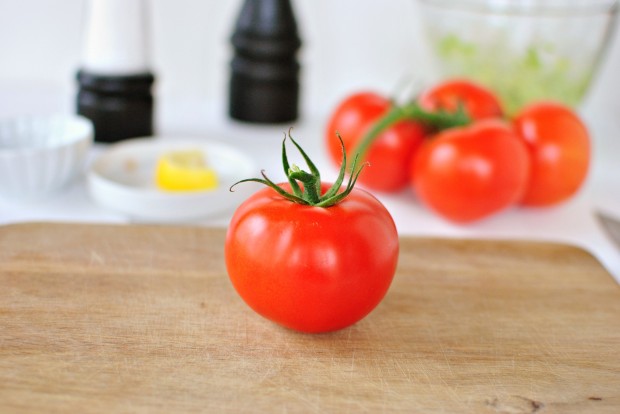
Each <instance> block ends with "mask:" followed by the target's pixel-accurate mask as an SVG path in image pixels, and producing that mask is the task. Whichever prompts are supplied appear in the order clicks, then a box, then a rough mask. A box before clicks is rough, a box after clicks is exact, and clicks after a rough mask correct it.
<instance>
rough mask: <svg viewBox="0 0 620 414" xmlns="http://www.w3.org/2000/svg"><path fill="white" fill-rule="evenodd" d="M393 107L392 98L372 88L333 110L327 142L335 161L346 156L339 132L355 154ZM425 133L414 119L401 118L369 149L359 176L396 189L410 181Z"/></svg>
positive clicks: (383, 187)
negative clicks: (366, 137)
mask: <svg viewBox="0 0 620 414" xmlns="http://www.w3.org/2000/svg"><path fill="white" fill-rule="evenodd" d="M391 108H392V103H391V102H390V100H389V99H387V98H385V97H383V96H380V95H378V94H376V93H372V92H360V93H356V94H353V95H351V96H349V97H348V98H346V99H345V100H344V101H342V102H341V103H340V104H339V105H338V106H337V107H336V109H335V110H334V112H333V113H332V115H331V117H330V119H329V122H328V125H327V130H326V134H325V145H326V146H327V149H328V153H329V155H330V158H331V159H332V161H333V162H334V163H335V164H336V165H339V163H340V160H341V159H342V149H341V147H340V142H339V141H338V140H337V139H335V137H334V134H335V133H336V132H338V133H339V134H340V136H341V137H342V139H343V141H344V146H345V149H346V151H347V153H348V154H350V155H352V154H353V153H354V151H355V149H356V148H357V147H358V145H359V144H360V142H361V140H362V138H364V136H365V134H366V133H367V132H368V130H369V129H370V128H371V127H372V126H373V125H374V123H375V122H376V121H378V120H379V119H380V118H381V117H382V116H383V115H385V114H386V113H387V112H388V111H389V110H390V109H391ZM424 136H425V131H424V128H423V127H422V126H421V125H420V124H419V123H417V122H414V121H409V120H406V121H400V122H397V123H395V124H394V125H392V126H391V127H389V128H388V129H386V130H385V131H383V132H382V133H381V134H380V135H379V136H378V137H377V139H376V140H375V141H374V142H373V143H372V145H371V146H370V148H369V149H368V151H367V153H366V155H365V157H364V159H363V160H364V161H367V162H368V163H369V164H370V165H369V168H367V169H366V170H365V171H364V174H362V175H361V176H360V178H359V182H360V183H361V184H363V185H364V186H365V187H367V188H369V189H372V190H378V191H384V192H395V191H399V190H401V189H402V188H404V187H405V186H406V185H407V183H408V182H409V176H408V171H409V168H410V164H411V160H412V158H413V154H414V153H415V151H416V150H417V149H418V147H419V146H420V144H421V143H422V141H423V139H424Z"/></svg>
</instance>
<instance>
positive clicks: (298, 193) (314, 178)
mask: <svg viewBox="0 0 620 414" xmlns="http://www.w3.org/2000/svg"><path fill="white" fill-rule="evenodd" d="M336 136H337V137H338V139H339V140H340V146H341V148H342V163H341V165H340V171H339V172H338V177H337V178H336V181H335V182H334V183H333V184H332V186H331V187H330V188H329V189H328V190H327V191H326V192H325V193H321V173H320V172H319V170H318V168H317V167H316V165H315V164H314V163H313V162H312V160H311V159H310V157H308V155H307V154H306V152H305V151H304V150H303V148H302V147H301V146H300V145H299V144H298V143H297V142H296V141H295V140H294V139H293V137H292V136H291V131H290V130H289V132H288V136H287V135H286V134H285V135H284V139H283V140H282V166H283V167H284V173H285V174H286V177H287V178H288V182H289V184H290V186H291V191H290V192H289V191H286V190H285V189H283V188H282V187H280V186H279V185H278V184H276V183H274V182H273V181H271V180H270V179H269V177H267V175H266V174H265V171H264V170H263V171H261V175H262V177H263V178H247V179H245V180H241V181H237V182H236V183H235V184H233V185H232V186H231V187H230V191H233V187H235V186H236V185H237V184H239V183H244V182H250V181H253V182H257V183H261V184H265V185H266V186H268V187H271V188H272V189H273V190H275V191H276V192H277V193H278V194H280V195H281V196H282V197H284V198H286V199H287V200H290V201H292V202H294V203H298V204H303V205H309V206H315V207H331V206H333V205H335V204H338V203H339V202H341V201H342V200H344V199H345V198H346V197H347V196H348V195H349V194H350V193H351V191H353V187H354V186H355V183H356V182H357V178H358V177H359V175H360V173H361V172H362V169H363V168H364V166H366V165H367V164H368V163H363V164H361V165H358V158H359V157H358V155H356V156H355V158H354V160H353V164H352V166H351V173H350V174H349V181H348V182H347V185H346V187H345V188H344V189H343V190H342V191H340V189H341V187H342V183H343V182H344V177H345V175H346V172H347V171H346V170H347V153H346V151H345V148H344V142H343V141H342V137H340V134H338V133H336ZM287 139H289V140H290V141H291V142H292V143H293V145H295V147H296V148H297V150H298V151H299V153H300V154H301V156H302V157H303V159H304V161H305V162H306V164H307V165H308V169H309V170H310V172H308V171H304V170H302V169H301V168H299V167H298V166H297V165H295V164H293V165H289V162H288V156H287V154H286V140H287Z"/></svg>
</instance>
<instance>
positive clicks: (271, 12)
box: [229, 0, 301, 123]
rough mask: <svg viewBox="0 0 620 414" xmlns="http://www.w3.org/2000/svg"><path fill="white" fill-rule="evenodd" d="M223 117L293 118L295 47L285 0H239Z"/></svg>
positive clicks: (297, 44) (297, 45)
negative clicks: (226, 108) (226, 113)
mask: <svg viewBox="0 0 620 414" xmlns="http://www.w3.org/2000/svg"><path fill="white" fill-rule="evenodd" d="M232 45H233V47H234V52H235V53H234V57H233V59H232V62H231V67H230V70H231V76H230V85H229V115H230V116H231V117H232V118H234V119H237V120H241V121H246V122H254V123H283V122H288V121H293V120H295V119H297V117H298V103H299V72H300V65H299V62H298V61H297V58H296V53H297V51H298V49H299V48H300V47H301V39H300V37H299V35H298V31H297V23H296V20H295V15H294V12H293V8H292V6H291V3H290V1H289V0H245V1H244V3H243V5H242V8H241V12H240V14H239V16H238V18H237V21H236V25H235V29H234V33H233V35H232Z"/></svg>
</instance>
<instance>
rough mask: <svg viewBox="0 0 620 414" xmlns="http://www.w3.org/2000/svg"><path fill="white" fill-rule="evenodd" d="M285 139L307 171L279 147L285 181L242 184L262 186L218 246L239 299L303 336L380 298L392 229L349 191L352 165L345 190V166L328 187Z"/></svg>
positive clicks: (350, 318) (358, 313)
mask: <svg viewBox="0 0 620 414" xmlns="http://www.w3.org/2000/svg"><path fill="white" fill-rule="evenodd" d="M290 141H291V142H293V144H295V145H296V146H297V148H298V149H299V150H300V152H302V155H303V156H304V158H305V159H306V162H307V164H308V166H309V169H310V172H306V171H303V170H301V169H300V168H299V167H296V166H289V165H288V160H287V157H286V147H285V142H283V150H282V153H283V166H284V169H285V171H286V172H287V177H288V179H289V182H288V183H280V184H276V183H273V182H272V181H271V180H269V179H268V178H267V176H266V175H265V174H263V178H256V179H248V180H244V181H258V182H261V183H263V184H266V185H268V187H267V188H263V189H261V190H259V191H257V192H256V193H255V194H253V195H252V196H250V197H249V198H248V199H246V200H245V201H244V202H243V203H242V204H241V205H240V206H239V207H238V208H237V210H236V211H235V212H234V214H233V217H232V219H231V221H230V224H229V226H228V231H227V233H226V240H225V246H224V252H225V254H224V255H225V263H226V269H227V271H228V275H229V278H230V280H231V283H232V285H233V287H234V288H235V290H236V291H237V293H238V294H239V296H240V297H241V298H242V299H243V300H244V302H245V303H246V304H247V305H248V306H249V307H250V308H252V309H253V310H254V311H255V312H257V313H258V314H260V315H262V316H263V317H265V318H267V319H269V320H271V321H273V322H275V323H277V324H279V325H282V326H284V327H287V328H290V329H293V330H296V331H300V332H306V333H320V332H330V331H335V330H339V329H343V328H346V327H348V326H350V325H352V324H354V323H356V322H358V321H360V320H361V319H363V318H364V317H366V316H367V315H368V314H369V313H370V312H371V311H372V310H373V309H375V307H376V306H378V304H379V303H380V302H381V301H382V300H383V298H384V296H385V295H386V293H387V291H388V289H389V287H390V285H391V283H392V280H393V278H394V274H395V272H396V265H397V262H398V252H399V240H398V232H397V230H396V225H395V223H394V220H393V219H392V216H391V215H390V213H389V212H388V210H387V209H386V208H385V207H384V206H383V204H381V202H380V201H379V200H378V199H377V198H375V197H374V196H373V195H371V194H370V193H368V192H367V191H364V190H361V189H358V188H355V187H354V185H355V181H356V179H357V177H358V176H359V173H360V169H358V168H356V167H355V166H356V164H357V162H356V161H354V162H353V171H352V173H351V174H350V176H349V180H348V183H347V184H346V185H345V184H343V180H344V175H345V170H346V169H345V165H346V162H343V164H342V166H341V169H340V172H339V175H338V178H337V180H336V182H335V183H334V184H333V185H331V184H327V183H324V182H321V181H320V173H319V172H318V170H317V169H316V167H315V166H314V164H312V162H311V160H310V159H309V158H307V156H306V154H305V153H304V152H303V150H302V149H301V147H299V146H298V145H297V143H296V142H295V141H294V140H293V139H292V138H290ZM344 158H345V153H344V152H343V161H346V160H345V159H344ZM298 180H299V181H301V183H300V182H298ZM315 190H316V193H314V191H315ZM332 201H333V202H332Z"/></svg>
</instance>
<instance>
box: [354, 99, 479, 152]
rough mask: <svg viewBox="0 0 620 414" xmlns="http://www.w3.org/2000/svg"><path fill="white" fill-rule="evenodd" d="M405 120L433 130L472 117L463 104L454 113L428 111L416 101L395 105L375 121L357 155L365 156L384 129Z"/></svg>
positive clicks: (461, 122)
mask: <svg viewBox="0 0 620 414" xmlns="http://www.w3.org/2000/svg"><path fill="white" fill-rule="evenodd" d="M404 120H410V121H416V122H419V123H420V124H422V125H423V126H424V127H425V128H426V129H428V130H429V131H433V132H438V131H441V130H444V129H449V128H454V127H458V126H465V125H468V124H469V123H470V122H471V119H470V117H469V116H468V115H467V113H466V111H465V109H464V108H463V107H462V106H459V109H458V110H457V111H456V112H454V113H450V112H445V111H442V110H440V111H435V112H431V111H426V110H424V109H422V107H420V105H418V104H417V103H416V102H412V103H409V104H406V105H403V106H394V107H392V109H391V110H390V111H388V112H387V113H386V114H385V115H384V116H383V117H382V118H380V119H379V120H378V121H377V122H375V123H374V124H373V126H372V128H371V129H370V130H369V131H368V132H367V133H366V135H364V137H363V138H362V140H361V141H360V144H359V145H358V146H357V148H356V155H358V156H360V157H362V158H363V157H364V155H365V154H366V152H367V151H368V148H370V146H371V145H372V143H373V142H374V141H375V140H376V139H377V137H378V136H379V135H380V134H381V133H382V132H383V131H385V130H386V129H388V128H390V127H391V126H392V125H394V124H396V123H398V122H400V121H404Z"/></svg>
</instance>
